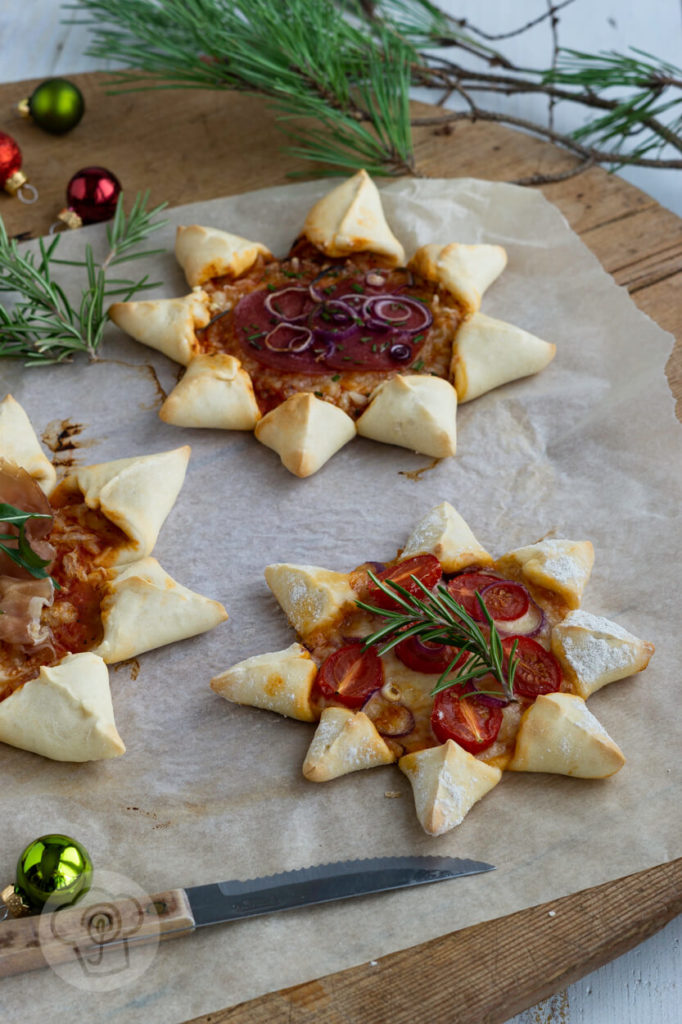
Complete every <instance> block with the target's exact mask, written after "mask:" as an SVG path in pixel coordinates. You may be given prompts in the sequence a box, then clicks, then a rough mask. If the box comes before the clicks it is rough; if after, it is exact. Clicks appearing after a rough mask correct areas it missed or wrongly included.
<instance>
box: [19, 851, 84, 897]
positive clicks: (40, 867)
mask: <svg viewBox="0 0 682 1024" xmlns="http://www.w3.org/2000/svg"><path fill="white" fill-rule="evenodd" d="M91 884H92V861H91V859H90V855H89V853H88V851H87V850H86V849H85V847H84V846H83V845H82V844H81V843H78V842H76V840H75V839H70V838H69V836H61V835H48V836H41V837H40V839H36V840H34V841H33V842H32V843H29V844H28V846H27V847H26V849H25V850H24V852H23V853H22V854H21V856H20V857H19V861H18V863H17V874H16V880H15V885H14V889H15V892H16V893H17V894H18V895H19V896H20V897H22V899H23V900H24V902H25V903H26V904H27V905H28V907H29V908H30V909H31V910H33V911H39V910H42V908H43V905H44V904H45V903H46V902H47V900H48V899H50V902H51V905H52V906H53V907H54V908H56V907H62V906H67V905H68V904H70V903H75V902H76V900H78V899H80V897H81V896H83V895H84V894H85V893H86V892H87V891H88V889H89V888H90V886H91Z"/></svg>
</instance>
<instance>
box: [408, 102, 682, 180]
mask: <svg viewBox="0 0 682 1024" xmlns="http://www.w3.org/2000/svg"><path fill="white" fill-rule="evenodd" d="M456 121H497V122H498V123H499V124H513V125H515V126H516V127H517V128H523V129H524V130H525V131H527V132H531V133H533V134H537V135H542V136H544V137H545V138H547V139H550V140H551V141H552V142H556V143H557V145H559V146H564V147H565V148H566V149H570V150H572V151H573V152H574V153H577V154H578V155H579V156H582V157H583V158H584V159H588V158H590V159H592V160H593V161H595V162H596V163H600V164H634V165H636V166H637V167H661V168H672V169H675V170H680V169H682V160H657V159H649V158H647V157H637V156H628V155H627V154H626V153H608V152H604V151H603V150H599V149H593V148H592V147H591V146H583V145H582V144H581V143H580V142H577V141H576V140H575V139H573V138H571V136H570V135H562V134H561V133H560V132H556V131H554V130H553V129H552V128H545V127H544V126H543V125H540V124H535V123H534V122H533V121H526V120H525V119H524V118H522V117H514V116H513V115H511V114H499V113H494V112H493V111H490V110H481V109H480V108H477V110H476V113H475V114H473V113H472V112H471V111H468V110H452V111H449V112H448V113H447V114H438V115H434V116H433V117H415V118H413V119H412V124H413V125H414V126H415V127H426V126H433V127H436V128H442V127H443V126H444V125H447V124H454V123H455V122H456Z"/></svg>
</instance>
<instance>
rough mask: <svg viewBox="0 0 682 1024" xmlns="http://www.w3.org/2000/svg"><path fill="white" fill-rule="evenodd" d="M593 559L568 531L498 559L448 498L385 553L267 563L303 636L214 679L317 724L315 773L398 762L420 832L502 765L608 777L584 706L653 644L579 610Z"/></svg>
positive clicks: (610, 746) (475, 792)
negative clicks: (340, 567) (323, 562)
mask: <svg viewBox="0 0 682 1024" xmlns="http://www.w3.org/2000/svg"><path fill="white" fill-rule="evenodd" d="M593 562H594V552H593V548H592V544H591V543H590V542H589V541H572V540H563V539H545V540H541V541H539V542H537V543H535V544H530V545H528V546H527V547H521V548H517V549H516V550H513V551H510V552H508V553H507V554H505V555H503V556H502V557H501V558H498V559H496V560H494V559H493V558H492V556H491V555H490V554H488V552H487V551H486V550H485V549H484V548H483V547H482V546H481V544H480V543H479V542H478V541H477V540H476V538H475V536H474V535H473V533H472V532H471V530H470V529H469V527H468V526H467V524H466V523H465V521H464V520H463V519H462V517H461V516H460V515H459V514H458V512H457V511H456V510H455V509H454V508H453V507H452V506H451V505H449V504H448V503H447V502H444V503H443V504H441V505H439V506H437V507H436V508H434V509H433V510H432V511H431V512H429V513H428V514H427V515H426V516H425V517H424V518H423V519H422V520H421V522H419V523H418V524H417V526H416V528H415V529H414V531H413V532H412V534H411V536H410V537H409V538H408V540H407V543H406V544H405V547H404V548H403V549H402V550H401V551H400V553H399V555H398V557H397V558H396V559H395V560H394V561H392V562H390V563H387V564H380V563H376V562H365V563H363V564H362V565H360V566H358V567H357V568H356V569H353V570H352V572H349V573H342V572H332V571H330V570H327V569H324V568H320V567H318V566H313V565H289V564H277V565H270V566H268V567H267V569H266V570H265V578H266V581H267V583H268V586H269V587H270V589H271V591H272V592H273V594H274V596H275V598H276V599H277V601H278V602H279V604H280V605H281V607H282V608H283V610H284V611H285V613H286V615H287V617H288V619H289V622H290V623H291V625H292V626H293V628H294V629H295V630H296V632H297V634H298V637H299V640H298V641H296V642H295V643H293V644H292V645H291V646H290V647H288V648H286V649H285V650H282V651H275V652H274V653H269V654H261V655H256V656H255V657H251V658H248V659H247V660H246V661H242V662H240V663H239V664H237V665H235V666H234V667H233V668H231V669H229V670H227V671H226V672H224V673H222V675H219V676H217V677H216V678H215V679H213V680H212V682H211V686H212V687H213V689H214V690H215V691H216V692H217V693H219V694H220V695H221V696H223V697H225V698H227V699H228V700H230V701H234V702H236V703H238V704H250V705H253V706H254V707H258V708H265V709H267V710H269V711H276V712H279V713H280V714H282V715H287V716H289V717H291V718H297V719H300V720H302V721H305V722H317V723H318V724H317V728H316V730H315V733H314V735H313V738H312V742H311V744H310V748H309V750H308V753H307V755H306V758H305V761H304V764H303V774H304V775H305V776H306V778H308V779H310V780H311V781H313V782H325V781H327V780H329V779H334V778H336V777H338V776H340V775H345V774H347V773H348V772H354V771H358V770H359V769H362V768H372V767H375V766H377V765H384V764H390V763H392V762H397V763H398V767H399V768H400V769H401V771H402V772H404V774H405V775H406V776H407V778H408V779H409V780H410V782H411V784H412V789H413V793H414V800H415V805H416V811H417V816H418V818H419V821H420V822H421V824H422V826H423V828H424V829H425V831H426V832H427V833H429V834H430V835H441V834H442V833H444V832H448V831H449V830H450V829H452V828H454V827H455V826H456V825H458V824H459V823H460V822H461V821H462V819H463V818H464V816H465V815H466V814H467V812H468V811H469V810H470V809H471V807H472V806H473V804H474V803H476V801H478V800H479V799H480V798H481V797H482V796H484V795H485V793H487V792H488V791H489V790H490V789H491V788H492V787H493V786H495V785H497V783H498V782H499V781H500V779H501V778H502V772H503V771H504V770H506V771H514V772H553V773H558V774H562V775H572V776H577V777H579V778H590V779H601V778H605V777H607V776H609V775H612V774H613V773H614V772H617V771H618V770H619V769H620V768H621V767H622V765H623V764H624V761H625V758H624V757H623V754H622V753H621V751H620V749H619V748H618V746H617V745H616V744H615V743H614V741H613V740H612V739H611V738H610V737H609V736H608V735H607V733H606V731H605V730H604V729H603V727H602V726H601V725H600V723H599V722H598V721H597V719H596V718H595V716H594V715H593V714H592V713H591V712H590V711H589V710H588V708H587V704H586V700H587V698H588V697H589V696H590V695H591V694H592V693H594V692H595V691H596V690H599V689H600V688H601V687H603V686H605V685H606V684H607V683H611V682H614V681H615V680H618V679H623V678H625V677H626V676H630V675H632V674H633V673H635V672H640V671H641V670H642V669H644V668H645V667H646V665H647V664H648V662H649V659H650V658H651V655H652V653H653V650H654V648H653V646H652V644H650V643H647V642H645V641H642V640H639V639H637V637H635V636H633V635H632V634H631V633H629V632H628V631H627V630H625V629H623V628H622V627H621V626H619V625H617V624H616V623H614V622H611V621H609V620H608V619H605V618H602V617H600V616H596V615H592V614H591V613H589V612H587V611H584V610H582V609H581V608H580V603H581V598H582V595H583V591H584V588H585V586H586V584H587V581H588V579H589V576H590V573H591V570H592V565H593Z"/></svg>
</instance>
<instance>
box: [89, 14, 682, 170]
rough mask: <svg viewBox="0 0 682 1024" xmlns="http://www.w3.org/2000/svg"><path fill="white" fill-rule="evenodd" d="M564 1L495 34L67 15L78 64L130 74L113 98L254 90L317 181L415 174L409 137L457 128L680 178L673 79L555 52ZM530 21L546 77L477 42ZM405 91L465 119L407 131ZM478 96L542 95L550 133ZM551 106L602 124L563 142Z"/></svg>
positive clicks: (679, 99)
mask: <svg viewBox="0 0 682 1024" xmlns="http://www.w3.org/2000/svg"><path fill="white" fill-rule="evenodd" d="M571 2H573V0H558V2H554V0H546V4H547V7H546V10H545V11H544V12H543V13H542V14H541V15H539V16H538V17H536V18H534V19H532V20H531V21H529V22H527V23H526V24H524V25H521V26H518V27H517V28H515V29H513V30H510V31H507V32H501V33H497V34H491V33H487V32H484V31H483V30H481V29H479V28H477V27H476V26H474V25H472V24H471V23H469V22H468V21H466V20H465V19H458V18H455V17H453V16H451V15H449V14H447V13H446V12H444V11H443V10H442V9H441V8H440V7H439V6H438V5H437V4H436V3H433V2H432V0H287V3H285V4H284V3H281V2H279V0H79V2H78V3H76V4H72V5H71V6H72V7H73V8H74V9H76V10H79V11H81V12H84V13H85V14H86V15H87V16H88V18H87V20H86V24H88V25H89V26H90V27H91V29H92V35H93V42H92V45H91V46H90V48H89V50H88V53H89V55H91V56H96V57H105V58H107V59H111V58H114V59H115V60H118V61H120V62H122V64H124V65H125V66H126V67H127V68H128V70H123V71H121V72H120V73H117V75H116V76H115V84H116V86H117V89H118V90H122V89H142V88H180V87H185V88H187V87H189V88H216V89H217V88H220V89H237V90H241V91H249V92H255V93H258V94H260V95H263V96H265V97H267V98H268V99H269V100H270V101H271V103H272V104H273V106H274V108H275V111H276V114H277V117H278V121H279V125H280V127H281V128H282V130H283V131H284V132H285V133H286V134H287V135H288V136H289V138H290V140H291V142H292V143H293V152H294V153H296V154H297V155H299V156H302V157H304V158H306V159H308V160H311V161H313V162H315V163H318V164H319V165H320V167H321V168H322V169H323V172H329V171H330V170H338V168H344V169H348V170H353V169H357V168H359V167H363V166H364V167H366V168H367V169H368V170H370V171H371V172H372V173H374V174H378V173H389V174H400V173H416V172H415V169H414V157H413V151H412V142H411V127H412V126H414V125H427V124H428V125H432V126H440V127H443V128H447V126H448V125H450V124H452V123H454V122H456V121H461V120H470V121H475V120H487V121H500V122H503V123H506V124H511V125H514V126H516V127H520V128H523V129H524V130H527V131H531V132H534V133H535V134H539V135H541V136H543V137H545V138H548V139H551V140H552V141H553V142H555V143H557V144H558V145H560V146H563V147H564V148H567V149H568V150H570V151H571V152H573V153H575V154H576V155H578V156H580V158H581V161H580V165H579V166H580V168H584V167H586V166H591V165H592V164H594V163H601V164H605V165H607V166H610V167H617V166H621V165H624V164H632V165H637V166H643V167H668V168H671V167H672V168H680V167H681V166H682V163H681V162H680V161H679V160H675V159H668V158H666V157H665V156H664V155H663V154H664V152H665V149H666V148H667V147H673V148H674V149H677V150H678V151H680V152H682V112H680V110H679V108H680V104H682V96H679V95H677V94H675V93H674V92H673V90H679V89H680V88H682V71H680V70H679V69H678V68H676V67H674V66H673V65H671V64H668V63H666V62H663V61H658V60H657V59H656V58H655V57H652V56H651V55H650V54H645V53H642V52H641V51H637V50H633V51H631V52H630V53H629V54H625V55H624V54H616V53H610V54H597V55H591V54H585V53H580V52H575V51H566V50H561V49H560V48H559V46H558V18H559V12H560V11H561V10H562V9H563V8H564V7H566V6H568V4H569V3H571ZM542 22H548V23H549V26H550V31H551V33H552V43H553V55H554V56H553V60H552V67H550V68H549V69H533V68H523V67H519V66H517V65H516V64H514V62H513V61H511V60H510V59H509V58H508V57H506V56H505V55H504V54H503V53H501V52H500V51H499V50H497V49H494V48H493V47H491V46H490V45H489V44H490V43H491V42H494V41H497V40H500V39H506V38H510V37H511V36H514V35H518V34H519V33H521V32H524V31H527V30H529V29H531V28H533V27H535V26H537V25H539V24H541V23H542ZM442 48H452V49H457V50H459V51H461V53H462V54H463V55H465V57H463V60H464V59H466V57H470V58H476V61H474V63H473V64H472V65H471V66H469V64H464V63H457V62H455V61H452V60H450V59H446V58H444V57H443V56H441V55H440V54H438V53H436V52H435V51H436V50H437V49H442ZM481 61H482V62H483V67H481V66H480V62H481ZM477 62H478V63H477ZM500 69H502V71H500ZM410 85H421V86H426V87H427V88H437V89H439V91H441V93H442V98H441V101H440V102H441V103H443V102H445V101H446V99H449V98H450V97H451V96H453V95H454V94H458V95H459V96H460V97H461V98H462V99H463V100H464V101H465V102H466V103H467V106H468V110H467V111H466V112H464V113H462V112H461V111H454V112H451V113H443V115H442V116H441V117H440V118H439V119H430V118H426V119H425V118H416V119H414V120H413V121H412V122H410V118H409V109H408V102H407V97H408V92H409V87H410ZM613 87H618V88H619V89H621V90H624V93H623V95H622V96H621V97H620V98H618V99H614V98H613V97H611V96H608V97H607V96H605V95H602V93H604V92H606V91H607V90H609V89H612V88H613ZM488 92H495V93H500V94H502V95H505V94H506V95H512V94H515V93H524V92H538V93H542V94H544V95H546V96H547V98H548V101H549V125H548V126H545V125H540V124H535V123H533V122H530V121H527V120H525V119H523V118H518V117H515V116H512V115H507V114H504V113H493V112H492V111H489V110H485V109H484V108H482V107H481V105H480V102H479V101H477V100H476V99H475V98H474V97H475V96H479V95H485V94H486V93H488ZM559 101H568V102H571V103H573V104H578V105H580V106H583V107H587V108H596V109H598V110H600V111H601V112H602V113H601V115H600V116H599V117H597V118H595V119H593V120H592V121H590V122H589V124H587V125H584V126H583V127H581V128H580V129H578V130H577V131H576V132H574V133H573V134H572V135H567V134H562V133H560V132H558V131H556V130H555V128H554V125H553V123H552V117H553V113H554V109H555V106H556V103H557V102H559ZM671 115H672V116H671ZM676 115H677V116H676ZM301 118H305V119H306V123H305V128H302V127H301V121H300V119H301ZM633 140H634V141H635V145H634V148H633V147H632V146H631V143H632V142H633ZM654 154H655V155H654ZM532 180H535V177H534V178H533V179H532Z"/></svg>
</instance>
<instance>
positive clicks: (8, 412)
mask: <svg viewBox="0 0 682 1024" xmlns="http://www.w3.org/2000/svg"><path fill="white" fill-rule="evenodd" d="M0 458H3V459H6V460H7V461H8V462H14V463H15V464H16V465H17V466H21V468H22V469H25V470H26V472H27V473H28V475H29V476H30V477H32V478H33V479H34V480H35V481H36V483H37V484H38V486H39V487H40V489H41V490H42V491H44V493H45V494H49V493H50V491H51V490H52V488H53V487H54V485H55V483H56V480H57V471H56V469H55V468H54V466H53V465H52V463H51V462H50V460H49V459H48V458H47V456H46V455H45V453H44V452H43V450H42V448H41V447H40V443H39V441H38V438H37V437H36V434H35V431H34V429H33V427H32V426H31V421H30V420H29V418H28V416H27V415H26V412H25V411H24V409H23V407H22V406H21V405H19V403H18V402H17V401H16V399H14V398H13V397H12V395H5V397H4V398H3V400H2V402H0Z"/></svg>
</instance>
